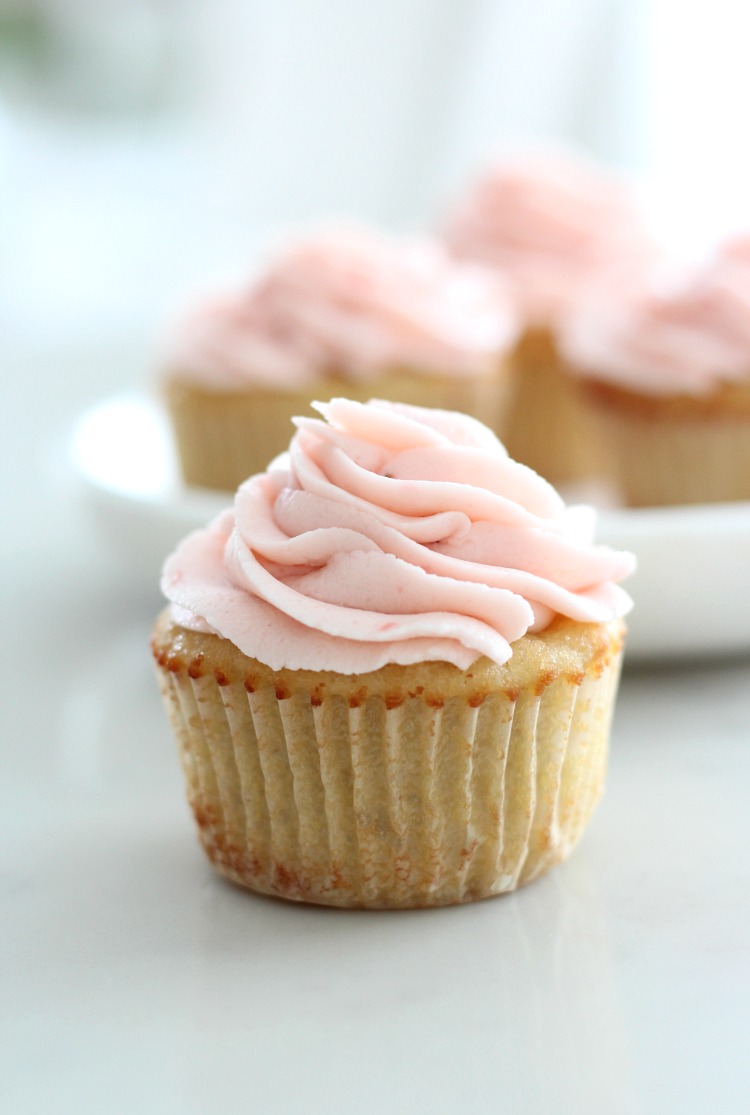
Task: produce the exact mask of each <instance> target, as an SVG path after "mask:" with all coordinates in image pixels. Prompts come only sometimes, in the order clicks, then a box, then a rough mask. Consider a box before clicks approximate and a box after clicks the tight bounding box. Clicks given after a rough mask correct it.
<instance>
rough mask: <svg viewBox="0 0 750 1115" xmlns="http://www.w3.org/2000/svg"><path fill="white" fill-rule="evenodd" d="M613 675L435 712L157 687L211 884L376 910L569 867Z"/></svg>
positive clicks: (478, 893) (476, 892)
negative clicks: (216, 876)
mask: <svg viewBox="0 0 750 1115" xmlns="http://www.w3.org/2000/svg"><path fill="white" fill-rule="evenodd" d="M619 666H620V660H619V656H615V657H614V658H613V659H612V660H611V661H610V662H609V663H608V664H607V665H606V666H605V668H604V670H603V672H602V673H601V674H600V675H594V674H590V673H587V674H585V675H584V677H583V680H582V681H581V680H580V679H577V681H573V680H570V679H568V678H565V677H560V678H557V679H556V680H555V681H553V682H552V683H551V684H549V685H548V686H547V687H546V688H545V689H544V690H543V691H542V693H541V694H539V695H537V694H536V693H534V692H531V691H528V690H527V691H522V692H521V693H520V694H519V695H518V697H517V699H515V700H513V699H512V696H508V695H506V694H505V693H492V694H490V695H489V696H488V697H487V698H486V699H485V700H484V701H483V702H482V703H481V704H480V705H479V706H478V707H471V706H470V705H469V704H468V703H467V702H466V700H465V699H464V698H462V697H451V698H450V699H448V700H447V701H446V702H445V704H444V706H443V707H441V708H435V707H432V706H431V705H430V704H428V703H427V702H425V701H424V700H423V699H422V698H419V697H413V698H409V699H407V700H405V701H404V702H403V703H402V704H400V705H398V706H397V707H395V708H388V707H387V705H386V701H385V699H384V698H383V697H381V696H370V697H367V698H366V699H365V700H363V701H362V703H361V704H360V705H359V706H358V707H353V708H352V707H350V706H349V702H348V701H347V700H346V698H344V697H343V696H340V695H330V696H327V697H326V698H325V699H324V700H323V701H322V703H321V704H318V705H313V703H312V702H311V700H310V698H309V696H308V695H307V694H300V693H295V694H293V695H292V696H289V697H285V696H283V695H281V696H280V697H277V695H276V693H275V692H274V690H273V689H272V688H271V687H266V688H262V689H259V690H258V691H256V692H253V693H248V692H247V690H246V689H245V686H244V684H243V683H241V682H230V683H229V684H225V685H219V684H218V682H217V681H216V680H215V678H214V677H213V676H204V677H190V675H189V673H188V671H186V670H180V671H176V672H171V671H169V670H167V669H161V670H160V671H159V676H160V679H161V684H162V689H163V692H164V696H165V700H166V702H167V706H168V708H169V711H170V716H171V719H172V721H173V724H174V727H175V730H176V733H177V738H178V741H179V750H180V754H181V758H182V762H183V767H184V770H185V776H186V781H187V792H188V797H189V800H190V803H191V806H192V808H193V812H194V815H195V818H196V821H197V823H198V828H199V832H200V837H201V841H202V844H203V846H204V848H205V850H206V852H207V854H208V856H209V858H210V860H211V861H212V863H213V864H214V865H215V866H216V868H217V869H218V870H219V871H220V872H222V873H223V874H224V875H226V876H228V877H229V878H230V879H232V880H234V881H235V882H237V883H241V884H243V885H245V886H247V887H250V888H251V889H254V890H257V891H261V892H264V893H267V894H274V895H279V896H282V897H285V898H290V899H295V900H298V901H306V902H314V903H321V904H325V905H334V906H356V907H372V908H382V907H414V906H440V905H448V904H453V903H460V902H467V901H471V900H474V899H478V898H483V897H487V896H489V895H493V894H499V893H502V892H504V891H510V890H513V889H515V888H516V887H518V886H520V885H522V884H524V883H526V882H529V881H530V880H532V879H534V878H537V877H538V876H539V875H541V874H543V873H544V872H545V871H547V870H548V869H549V868H550V867H552V866H553V865H554V864H555V863H558V862H559V861H560V860H562V859H564V858H565V857H566V856H567V855H568V854H569V853H570V851H571V849H572V848H573V847H574V846H575V844H576V842H577V841H578V839H579V837H580V835H581V832H582V831H583V828H584V827H585V825H586V822H587V821H588V819H589V816H590V815H591V812H592V809H593V807H594V804H595V803H596V800H597V799H598V797H599V795H600V793H601V790H602V786H603V780H604V771H605V765H606V755H607V744H608V736H609V725H610V717H611V712H612V707H613V703H614V692H615V689H616V686H617V681H618V675H619Z"/></svg>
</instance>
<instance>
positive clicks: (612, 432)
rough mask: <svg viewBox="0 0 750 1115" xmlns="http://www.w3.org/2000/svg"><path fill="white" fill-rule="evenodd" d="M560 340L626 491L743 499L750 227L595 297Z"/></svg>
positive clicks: (632, 496)
mask: <svg viewBox="0 0 750 1115" xmlns="http://www.w3.org/2000/svg"><path fill="white" fill-rule="evenodd" d="M561 346H562V349H563V352H564V354H565V357H566V359H567V360H568V363H569V367H570V370H571V372H573V373H574V374H576V375H577V376H578V377H579V378H580V382H581V384H582V387H583V391H584V393H585V398H586V402H587V404H588V406H589V409H590V412H591V415H592V417H593V420H594V421H595V422H596V423H597V424H598V426H599V429H600V432H601V435H602V437H603V439H605V440H606V443H607V445H608V448H609V450H610V452H611V454H612V459H613V464H614V475H615V479H616V481H617V484H618V486H619V489H620V493H621V496H622V498H623V500H624V502H626V503H627V504H630V505H631V506H634V507H643V506H658V505H665V504H694V503H713V502H716V501H725V500H727V501H732V500H747V499H750V238H748V239H746V240H740V239H738V240H734V241H732V242H730V243H728V244H726V245H725V246H723V247H722V248H720V249H719V250H718V251H717V253H716V254H715V256H714V257H713V259H711V260H710V261H709V262H708V263H707V264H705V265H704V266H701V267H699V268H693V269H691V270H686V269H684V268H680V269H679V270H673V271H672V273H671V274H669V275H666V274H664V273H661V274H659V275H654V276H652V277H651V278H650V280H649V281H648V282H644V283H643V284H642V285H641V287H640V289H639V290H638V291H637V292H631V294H630V296H629V297H627V298H622V297H621V296H616V297H615V296H612V294H611V293H606V294H603V295H602V297H600V298H599V299H592V300H590V301H589V302H588V303H587V304H584V305H582V306H580V307H579V309H578V311H577V313H576V314H575V315H573V316H572V317H571V319H570V321H569V322H568V324H567V327H566V329H565V331H564V333H563V335H562V339H561Z"/></svg>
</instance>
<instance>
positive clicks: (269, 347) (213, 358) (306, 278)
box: [164, 227, 518, 390]
mask: <svg viewBox="0 0 750 1115" xmlns="http://www.w3.org/2000/svg"><path fill="white" fill-rule="evenodd" d="M517 332H518V321H517V313H516V311H515V309H514V307H513V304H512V301H511V297H510V294H509V290H508V287H507V285H506V283H504V282H503V280H501V279H500V277H499V276H497V275H496V274H493V273H492V272H491V271H489V270H487V269H484V268H482V267H479V266H475V265H468V264H459V263H457V262H456V261H455V260H454V259H452V258H451V257H450V256H449V254H448V253H447V252H446V250H445V248H444V247H443V246H442V245H441V244H440V243H439V242H438V241H437V240H431V239H427V238H423V239H419V240H417V239H412V240H397V239H395V238H390V237H387V236H385V235H382V234H380V233H377V232H375V231H371V230H369V229H364V228H338V227H337V228H331V229H328V230H323V231H321V232H319V233H316V234H311V235H309V236H307V237H305V238H302V239H300V240H299V241H297V242H296V243H294V244H290V245H289V246H288V247H287V248H286V250H284V251H282V252H280V254H279V255H278V256H277V257H276V258H275V259H272V260H271V261H270V262H269V264H268V266H267V267H266V268H265V270H264V271H263V272H262V273H261V274H259V275H258V277H257V279H256V280H255V282H254V283H253V284H252V285H251V286H250V287H249V288H248V289H246V290H243V291H240V292H238V293H235V294H228V295H225V296H222V297H216V298H214V299H210V300H207V301H205V302H203V303H202V304H200V305H198V306H196V307H195V309H194V310H193V311H192V312H191V313H189V314H188V315H187V316H186V317H185V318H184V319H183V321H181V322H180V323H179V324H178V326H177V327H176V328H175V330H174V331H173V336H172V338H171V341H170V342H169V345H168V351H167V353H166V354H165V359H164V364H165V365H166V368H167V375H168V376H173V377H179V378H180V379H183V380H188V381H191V382H194V383H198V384H204V385H205V386H208V387H210V388H212V389H216V390H220V389H225V390H237V389H242V388H244V387H246V386H247V385H248V384H253V383H264V384H270V385H274V386H280V387H283V386H289V387H297V386H299V385H304V384H305V383H307V382H310V381H314V380H315V378H316V377H317V376H320V375H321V374H323V373H329V374H330V373H333V374H339V375H342V376H344V377H348V378H350V379H362V378H365V377H367V376H369V375H372V374H373V373H375V372H379V371H383V370H384V369H388V368H392V367H394V366H399V367H407V368H409V369H410V370H413V371H417V372H425V373H438V374H442V375H459V376H471V375H475V374H482V373H486V372H489V371H490V370H492V368H493V365H494V361H495V358H496V357H497V355H498V354H499V353H502V352H504V351H505V350H506V349H507V348H508V347H509V346H510V345H511V344H512V343H513V342H514V341H515V338H516V335H517Z"/></svg>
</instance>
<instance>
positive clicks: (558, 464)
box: [501, 328, 606, 484]
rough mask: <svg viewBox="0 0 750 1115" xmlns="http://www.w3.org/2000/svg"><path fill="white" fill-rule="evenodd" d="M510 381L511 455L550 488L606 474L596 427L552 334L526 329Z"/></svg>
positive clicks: (508, 421)
mask: <svg viewBox="0 0 750 1115" xmlns="http://www.w3.org/2000/svg"><path fill="white" fill-rule="evenodd" d="M511 366H512V380H511V388H510V392H509V399H508V404H507V407H506V417H505V427H504V431H503V435H501V436H503V440H504V442H505V446H506V448H507V450H508V453H509V454H510V456H511V457H512V458H513V459H514V460H516V461H521V462H522V463H523V464H525V465H529V466H530V468H533V469H534V470H535V471H536V472H538V473H539V475H540V476H544V477H546V478H547V479H549V480H550V481H551V482H552V483H555V484H558V483H574V482H577V481H582V480H586V479H588V478H591V477H602V476H603V475H605V473H606V455H605V453H604V447H603V445H602V444H601V443H600V439H599V435H598V431H597V428H596V425H595V424H593V423H592V422H591V420H590V416H589V414H588V411H587V408H586V407H585V405H583V403H582V401H581V398H580V394H581V392H580V385H579V383H578V382H577V380H575V379H574V378H573V377H572V376H571V375H570V374H569V372H568V371H567V369H566V367H565V364H564V362H563V361H562V359H561V357H560V355H559V353H558V349H557V344H556V342H555V338H554V334H553V333H552V331H551V330H549V329H542V328H534V329H528V330H527V331H526V332H525V333H524V335H523V336H522V337H521V340H520V341H519V343H518V345H517V347H516V350H515V352H514V353H513V355H512V358H511Z"/></svg>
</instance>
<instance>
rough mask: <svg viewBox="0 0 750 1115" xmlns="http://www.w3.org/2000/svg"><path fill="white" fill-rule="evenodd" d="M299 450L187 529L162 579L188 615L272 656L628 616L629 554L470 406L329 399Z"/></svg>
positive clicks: (446, 647)
mask: <svg viewBox="0 0 750 1115" xmlns="http://www.w3.org/2000/svg"><path fill="white" fill-rule="evenodd" d="M314 406H315V408H316V409H317V410H318V411H319V413H320V414H321V416H322V418H321V419H307V418H305V419H297V420H296V424H297V433H296V434H295V436H294V438H293V440H292V443H291V446H290V450H289V453H288V454H286V455H284V456H283V457H281V458H278V459H277V460H276V461H275V462H273V464H272V466H271V467H270V468H269V471H268V472H266V473H263V474H262V475H259V476H254V477H251V478H250V479H249V480H247V481H246V482H245V483H244V484H243V485H242V486H241V487H240V489H239V491H238V493H237V496H236V498H235V501H234V507H233V509H231V510H228V511H226V512H225V513H224V514H222V515H221V516H219V518H217V519H216V520H215V521H214V522H213V523H211V524H210V525H209V527H207V528H206V529H205V530H202V531H197V532H195V533H193V534H192V535H190V536H188V538H186V539H185V540H184V541H183V543H182V544H181V545H180V547H179V548H178V549H177V551H176V552H175V553H174V554H173V555H172V556H171V557H170V558H169V559H168V560H167V562H166V564H165V567H164V573H163V577H162V589H163V591H164V593H165V595H166V596H167V597H168V599H169V600H170V601H172V604H173V605H174V606H175V608H176V618H177V619H178V621H179V622H180V623H182V624H183V625H184V626H187V627H198V628H200V629H203V630H206V629H208V630H213V631H215V632H217V633H218V634H220V635H222V636H224V637H225V638H228V639H230V640H231V641H232V642H233V643H234V644H235V645H236V646H237V647H239V649H240V650H241V651H243V653H245V654H247V655H249V656H250V657H253V658H257V659H260V660H261V661H263V662H265V663H266V664H267V665H269V666H271V667H272V668H275V669H278V668H281V667H287V668H290V669H329V670H337V671H339V672H343V673H347V674H351V673H364V672H367V671H369V670H375V669H378V668H379V667H380V666H382V665H384V664H386V663H388V662H395V663H400V664H409V663H414V662H419V661H427V660H433V659H434V660H440V661H447V662H452V663H453V664H455V665H456V666H459V667H460V668H466V667H467V666H469V665H470V664H471V663H472V662H473V661H475V660H476V659H477V658H478V657H479V656H480V655H486V656H487V657H489V658H491V659H493V660H494V661H495V662H498V663H502V662H505V661H507V659H508V658H510V656H511V654H512V643H513V642H514V641H515V640H516V639H519V638H521V636H522V635H524V634H525V633H526V632H527V631H536V630H541V629H543V628H544V627H546V626H547V625H548V624H549V622H550V621H551V619H552V618H553V617H554V616H555V615H556V614H562V615H565V616H569V617H571V618H572V619H576V620H580V621H583V622H600V621H606V620H609V619H612V618H614V617H615V616H619V615H624V614H625V613H626V612H627V611H628V610H629V607H630V601H629V598H628V597H627V595H626V594H625V593H624V592H623V591H622V589H620V588H619V587H618V586H617V584H616V583H615V582H617V581H619V580H621V579H622V578H624V577H625V576H627V575H628V573H630V572H631V571H632V569H633V566H634V559H633V558H632V556H631V555H629V554H623V553H616V552H614V551H612V550H609V549H607V548H606V547H602V546H595V545H593V541H592V540H593V525H594V523H593V511H592V510H591V509H590V508H581V507H570V508H569V507H566V506H565V504H564V503H563V501H562V499H561V498H560V496H559V495H558V494H557V492H556V491H555V490H554V489H553V488H552V487H551V486H550V485H549V484H548V483H547V482H546V481H545V480H542V478H541V477H539V476H537V474H536V473H534V472H532V471H531V470H530V469H528V468H526V467H525V466H524V465H521V464H518V463H516V462H515V461H512V460H511V459H510V458H509V457H508V455H507V453H506V452H505V449H504V448H503V446H502V445H501V444H500V442H499V441H498V440H497V439H496V438H495V436H494V434H492V433H491V432H490V431H489V430H488V429H486V427H484V426H482V424H481V423H479V422H477V421H476V420H474V419H471V418H468V417H466V416H464V415H459V414H454V413H448V412H444V411H436V410H427V409H425V408H422V407H410V406H405V405H401V404H395V403H386V402H381V401H377V400H373V401H371V402H370V403H368V404H366V405H362V404H359V403H354V402H350V401H348V400H345V399H334V400H332V401H331V402H329V403H325V404H324V403H316V404H314Z"/></svg>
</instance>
